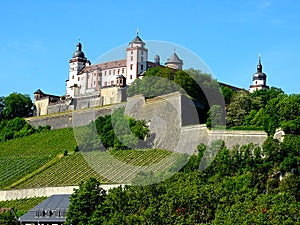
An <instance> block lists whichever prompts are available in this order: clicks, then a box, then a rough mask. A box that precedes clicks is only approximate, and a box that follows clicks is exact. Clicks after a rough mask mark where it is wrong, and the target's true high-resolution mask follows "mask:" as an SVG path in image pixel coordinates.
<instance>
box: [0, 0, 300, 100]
mask: <svg viewBox="0 0 300 225" xmlns="http://www.w3.org/2000/svg"><path fill="white" fill-rule="evenodd" d="M0 4H1V14H0V21H1V22H0V23H1V33H0V66H1V72H0V82H1V88H0V96H7V95H9V94H10V93H12V92H19V93H24V94H25V93H27V94H30V95H31V96H32V93H33V92H34V91H35V90H37V89H38V88H40V89H42V90H43V91H44V92H46V93H51V94H57V95H63V94H64V93H65V80H66V79H67V78H68V61H69V59H70V58H71V57H72V54H73V52H74V50H75V46H76V43H77V42H78V37H79V36H80V40H81V42H82V44H83V51H84V52H85V54H86V56H87V57H88V59H90V61H91V62H93V61H95V60H96V59H97V58H98V57H99V56H101V55H103V54H104V53H105V52H107V51H110V50H111V49H114V48H115V47H118V46H120V45H124V44H128V42H129V41H131V40H132V39H133V38H134V36H135V32H136V28H137V27H138V28H139V34H140V36H141V38H142V39H143V40H157V41H168V42H173V43H176V44H177V45H179V46H182V47H184V48H187V49H189V50H191V51H192V52H194V53H195V54H196V55H198V56H199V57H200V58H201V59H202V60H203V61H204V62H205V63H206V64H207V65H208V67H209V68H210V70H211V72H212V74H213V76H214V77H215V78H216V79H217V80H218V81H221V82H225V83H228V84H231V85H235V86H238V87H242V88H245V89H248V87H249V85H250V84H251V82H252V74H253V73H254V72H255V71H256V65H257V57H258V53H261V55H262V64H263V67H264V72H265V73H266V74H267V75H268V78H267V83H268V85H270V86H276V87H280V88H282V89H283V90H284V91H285V92H286V93H289V94H290V93H299V84H298V82H299V80H300V79H299V77H298V76H299V75H300V60H299V59H300V24H299V23H300V14H299V12H300V1H297V0H284V1H283V0H251V1H247V0H228V1H219V0H210V1H204V0H186V1H183V0H182V1H179V0H172V1H169V0H165V1H154V0H148V1H138V0H130V1H122V0H120V1H114V0H112V1H92V0H89V1H76V0H73V1H71V0H66V1H58V0H52V1H33V0H28V1H21V0H20V1H15V0H12V1H2V2H1V3H0ZM150 51H151V49H149V52H150ZM150 59H152V58H150ZM183 60H184V59H183Z"/></svg>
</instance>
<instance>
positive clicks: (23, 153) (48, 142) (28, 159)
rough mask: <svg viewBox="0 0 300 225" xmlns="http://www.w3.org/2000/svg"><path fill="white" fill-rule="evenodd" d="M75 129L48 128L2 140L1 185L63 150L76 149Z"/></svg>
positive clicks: (42, 163) (31, 169)
mask: <svg viewBox="0 0 300 225" xmlns="http://www.w3.org/2000/svg"><path fill="white" fill-rule="evenodd" d="M75 147H76V142H75V139H74V135H73V131H72V129H68V128H66V129H60V130H53V131H45V132H42V133H37V134H33V135H31V136H27V137H23V138H19V139H14V140H10V141H7V142H4V143H0V188H5V187H7V186H9V185H11V184H12V183H14V182H16V181H17V180H19V179H21V178H22V177H24V176H26V175H28V174H30V173H33V172H34V171H36V170H37V169H39V168H40V167H42V166H43V165H45V164H46V163H47V162H49V161H50V160H52V159H53V158H55V157H57V156H58V155H59V154H62V153H64V151H66V150H67V151H74V149H75Z"/></svg>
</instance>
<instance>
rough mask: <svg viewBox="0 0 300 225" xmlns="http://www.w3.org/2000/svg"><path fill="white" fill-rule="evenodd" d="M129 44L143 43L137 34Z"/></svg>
mask: <svg viewBox="0 0 300 225" xmlns="http://www.w3.org/2000/svg"><path fill="white" fill-rule="evenodd" d="M131 43H143V44H145V42H143V40H142V39H141V38H140V36H139V35H138V34H137V35H136V37H135V38H134V39H133V40H132V41H131V42H129V44H131Z"/></svg>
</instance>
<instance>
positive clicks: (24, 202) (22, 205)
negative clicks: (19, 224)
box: [0, 197, 47, 217]
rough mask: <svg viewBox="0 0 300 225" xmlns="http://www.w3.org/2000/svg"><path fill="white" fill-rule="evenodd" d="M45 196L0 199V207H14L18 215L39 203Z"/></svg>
mask: <svg viewBox="0 0 300 225" xmlns="http://www.w3.org/2000/svg"><path fill="white" fill-rule="evenodd" d="M46 198H47V197H37V198H24V199H18V200H10V201H0V208H14V210H15V212H16V214H17V216H18V217H20V216H22V215H24V214H25V213H26V212H27V211H28V210H29V209H31V208H33V207H34V206H36V205H38V204H40V203H41V202H42V201H44V200H45V199H46Z"/></svg>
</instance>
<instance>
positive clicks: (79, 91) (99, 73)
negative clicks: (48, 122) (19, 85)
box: [34, 32, 183, 116]
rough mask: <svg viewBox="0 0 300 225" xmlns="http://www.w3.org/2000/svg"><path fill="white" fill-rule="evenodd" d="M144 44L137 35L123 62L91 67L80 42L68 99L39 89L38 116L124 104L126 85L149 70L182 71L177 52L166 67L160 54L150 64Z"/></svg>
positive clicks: (71, 66) (71, 63) (68, 82)
mask: <svg viewBox="0 0 300 225" xmlns="http://www.w3.org/2000/svg"><path fill="white" fill-rule="evenodd" d="M145 45H146V44H145V42H143V40H142V39H141V38H140V37H139V35H138V32H137V33H136V37H135V38H134V39H133V40H132V41H131V42H129V46H128V47H127V48H126V51H125V54H124V55H125V58H124V59H116V60H113V61H109V62H103V63H99V64H93V65H91V62H90V61H89V60H88V59H87V58H86V57H85V54H84V52H83V51H82V44H81V43H80V42H79V43H78V44H77V46H76V51H75V52H74V54H73V56H72V58H71V59H70V61H69V76H68V79H67V80H66V94H65V96H63V97H59V96H54V95H49V94H45V93H43V92H42V91H41V90H40V89H38V90H37V91H36V92H35V93H34V102H35V108H36V110H35V111H36V115H38V116H39V115H45V114H52V113H57V112H62V111H67V110H74V109H80V108H89V107H94V106H101V105H107V104H114V103H119V102H124V101H126V88H127V86H128V85H130V84H131V83H132V82H133V81H134V80H135V79H141V78H142V77H143V74H144V73H145V71H147V70H148V69H149V68H151V67H157V66H159V67H169V68H172V69H175V70H180V69H182V66H183V60H181V59H180V58H179V57H178V55H177V54H176V53H175V51H174V52H173V53H172V54H171V56H170V57H169V58H168V60H167V61H166V62H165V65H161V64H160V57H159V56H158V55H155V56H154V61H153V62H151V61H148V49H147V48H146V47H145Z"/></svg>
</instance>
